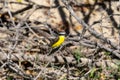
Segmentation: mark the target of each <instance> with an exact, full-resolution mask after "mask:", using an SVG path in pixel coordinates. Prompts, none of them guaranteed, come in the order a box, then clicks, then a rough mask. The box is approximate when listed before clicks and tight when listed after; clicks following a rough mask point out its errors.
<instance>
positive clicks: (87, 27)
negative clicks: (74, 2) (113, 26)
mask: <svg viewBox="0 0 120 80" xmlns="http://www.w3.org/2000/svg"><path fill="white" fill-rule="evenodd" d="M62 2H63V3H64V4H65V5H66V7H67V9H68V10H69V12H70V13H71V15H72V16H73V17H74V18H75V19H76V20H77V21H78V22H79V23H80V24H82V25H83V26H84V27H85V28H86V29H88V31H89V32H90V33H91V34H92V35H94V36H95V37H97V38H99V39H101V40H103V41H104V42H107V43H108V44H110V45H111V46H112V47H113V48H116V49H117V50H118V49H120V48H119V46H116V45H114V44H113V43H112V42H111V41H110V40H108V39H107V38H105V37H103V36H102V35H100V34H99V33H98V32H96V31H95V30H94V29H92V28H90V26H88V25H87V24H86V23H85V22H84V21H83V20H81V19H80V18H79V17H78V16H77V15H76V14H75V12H74V11H73V9H72V7H71V6H70V5H69V4H68V2H67V0H62ZM107 51H108V50H107ZM111 52H112V53H113V54H114V55H115V56H117V57H118V58H120V54H119V52H116V51H111Z"/></svg>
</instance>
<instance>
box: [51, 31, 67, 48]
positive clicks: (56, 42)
mask: <svg viewBox="0 0 120 80" xmlns="http://www.w3.org/2000/svg"><path fill="white" fill-rule="evenodd" d="M65 34H66V33H65V32H60V33H59V36H58V37H56V38H55V40H54V41H53V43H52V48H56V47H60V46H61V45H62V44H63V42H64V41H65Z"/></svg>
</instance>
